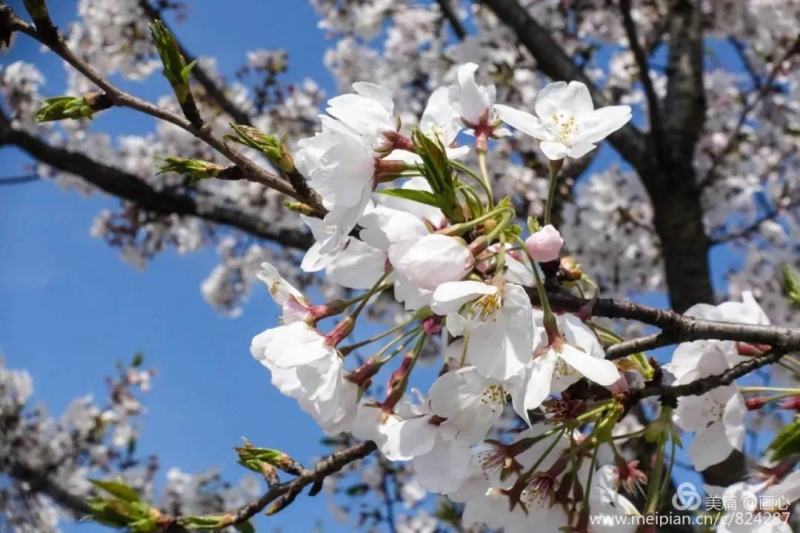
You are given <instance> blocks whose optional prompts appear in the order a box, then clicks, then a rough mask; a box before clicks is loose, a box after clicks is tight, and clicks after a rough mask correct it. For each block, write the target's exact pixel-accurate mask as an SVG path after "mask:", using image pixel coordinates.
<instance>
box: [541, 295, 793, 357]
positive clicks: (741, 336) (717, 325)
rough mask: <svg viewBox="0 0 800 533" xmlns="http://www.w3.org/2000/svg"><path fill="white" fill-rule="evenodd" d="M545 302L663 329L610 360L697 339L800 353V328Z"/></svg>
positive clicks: (602, 303)
mask: <svg viewBox="0 0 800 533" xmlns="http://www.w3.org/2000/svg"><path fill="white" fill-rule="evenodd" d="M535 292H536V291H535V290H533V289H531V290H530V291H529V295H530V296H531V299H532V300H533V301H534V302H537V301H538V298H537V296H536V294H535ZM548 298H549V300H550V303H551V305H552V306H553V308H554V309H557V310H560V311H569V312H575V313H584V314H586V313H589V314H591V315H592V316H600V317H606V318H624V319H627V320H635V321H637V322H642V323H644V324H649V325H652V326H657V327H659V328H661V329H662V332H661V333H658V334H655V335H651V336H648V337H644V338H643V339H646V340H643V339H635V340H633V341H625V342H623V343H620V344H617V345H614V346H612V347H611V348H609V350H608V354H609V356H611V357H613V358H618V357H623V356H625V355H630V354H631V353H636V352H638V351H642V350H643V349H650V348H656V347H659V346H667V345H669V344H676V343H679V342H684V341H692V340H699V339H713V340H730V341H739V342H747V343H753V344H766V345H769V346H771V347H772V348H773V349H775V350H780V351H783V352H786V351H793V350H800V328H785V327H779V326H766V325H759V324H739V323H734V322H717V321H713V320H704V319H700V318H692V317H688V316H685V315H682V314H680V313H676V312H675V311H671V310H669V309H659V308H656V307H650V306H646V305H641V304H637V303H634V302H629V301H625V300H615V299H611V298H599V299H597V300H596V301H594V302H592V301H591V300H585V299H583V298H578V297H576V296H572V295H569V294H564V293H551V294H550V295H549V296H548Z"/></svg>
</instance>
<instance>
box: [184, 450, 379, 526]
mask: <svg viewBox="0 0 800 533" xmlns="http://www.w3.org/2000/svg"><path fill="white" fill-rule="evenodd" d="M376 449H377V446H375V443H374V442H372V441H365V442H362V443H359V444H355V445H353V446H350V447H349V448H345V449H344V450H340V451H338V452H334V453H332V454H331V455H329V456H327V457H326V458H325V459H323V460H321V461H319V462H318V463H317V464H315V465H314V467H313V468H311V469H307V470H305V471H303V472H302V473H301V474H300V476H298V477H297V478H295V479H293V480H292V481H288V482H286V483H281V484H279V485H275V486H273V487H272V488H270V489H269V490H268V491H267V492H265V493H264V494H263V495H262V496H261V497H260V498H258V499H257V500H253V501H251V502H249V503H247V504H245V505H243V506H241V507H239V508H238V509H236V510H234V511H231V512H229V513H226V516H227V520H225V523H224V524H221V527H220V528H219V529H224V527H227V526H233V525H237V524H243V523H244V522H247V521H248V520H249V519H250V518H252V517H253V516H255V515H256V514H257V513H259V512H261V511H262V510H263V509H264V508H266V507H267V505H269V504H270V503H272V502H275V503H274V504H273V505H272V506H271V507H270V508H269V509H268V510H267V514H275V513H277V512H279V511H281V510H282V509H284V508H285V507H286V506H287V505H289V504H290V503H291V502H292V501H294V499H295V498H296V497H297V495H298V494H300V493H301V492H302V491H303V489H304V488H305V487H306V486H307V485H310V484H312V483H313V484H315V485H317V484H321V483H322V481H323V480H324V479H325V478H326V477H328V476H329V475H331V474H334V473H336V472H338V471H339V470H341V469H342V468H344V467H345V466H347V465H348V464H350V463H352V462H354V461H357V460H359V459H363V458H364V457H366V456H368V455H369V454H371V453H372V452H374V451H375V450H376ZM312 491H313V488H312ZM315 494H316V493H315ZM173 520H174V523H175V524H178V523H179V520H180V517H173ZM175 527H177V528H178V529H177V531H180V530H182V529H183V528H182V527H180V526H177V525H176V526H175ZM170 531H176V529H170Z"/></svg>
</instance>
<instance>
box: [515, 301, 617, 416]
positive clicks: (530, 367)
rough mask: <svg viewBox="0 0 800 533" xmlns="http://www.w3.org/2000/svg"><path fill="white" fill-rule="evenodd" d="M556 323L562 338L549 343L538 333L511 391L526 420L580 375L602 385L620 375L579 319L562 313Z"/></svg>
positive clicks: (613, 381) (543, 335)
mask: <svg viewBox="0 0 800 533" xmlns="http://www.w3.org/2000/svg"><path fill="white" fill-rule="evenodd" d="M557 324H558V329H559V331H560V333H561V335H562V336H563V338H562V339H558V340H557V341H556V342H555V343H550V342H549V341H548V340H547V339H546V335H545V334H544V332H543V331H541V332H540V334H539V339H538V343H537V347H536V348H535V349H534V351H533V357H532V359H531V360H530V361H528V362H527V364H526V365H525V375H524V377H523V379H522V380H521V381H520V384H519V388H518V389H517V390H516V391H514V392H512V398H513V402H514V409H516V411H517V413H519V414H520V416H522V417H523V418H524V419H525V420H528V411H530V410H531V409H535V408H537V407H539V406H540V405H541V403H542V402H543V401H544V400H545V399H546V398H547V397H548V396H550V395H551V394H558V393H559V392H561V391H563V390H564V389H566V388H567V387H569V386H570V385H572V384H573V383H575V382H576V381H578V380H579V379H580V378H582V377H585V378H587V379H589V380H590V381H593V382H595V383H597V384H598V385H602V386H604V387H609V386H611V385H613V384H614V383H615V382H617V381H618V380H619V378H620V373H619V370H617V367H616V365H614V363H613V362H611V361H607V360H606V359H605V352H604V351H603V348H602V346H600V342H599V341H598V340H597V336H596V335H595V334H594V332H593V331H592V330H591V329H589V328H588V327H587V326H586V324H584V323H583V321H582V320H581V319H580V318H578V317H577V316H575V315H572V314H563V315H560V316H558V317H557Z"/></svg>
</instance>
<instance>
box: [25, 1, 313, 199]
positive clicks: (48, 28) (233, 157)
mask: <svg viewBox="0 0 800 533" xmlns="http://www.w3.org/2000/svg"><path fill="white" fill-rule="evenodd" d="M36 15H37V17H36V18H35V19H34V24H35V26H31V25H30V24H27V23H25V22H24V21H22V20H21V19H19V18H18V17H16V15H13V13H12V19H11V26H12V28H13V29H15V30H17V31H21V32H22V33H25V34H26V35H29V36H31V37H33V38H34V39H36V40H37V41H39V42H41V43H42V44H43V45H45V46H47V47H48V48H50V49H51V50H52V51H53V52H55V53H56V54H57V55H58V56H59V57H61V58H62V59H63V60H64V61H66V62H67V63H69V64H70V65H71V66H72V67H73V68H75V70H77V71H78V72H80V73H81V74H83V75H84V76H86V78H88V79H89V80H90V81H91V82H92V83H94V84H95V85H96V86H97V87H98V88H100V89H102V90H103V92H104V93H105V94H106V95H107V96H108V97H109V98H111V101H112V102H113V103H114V105H116V106H120V107H128V108H131V109H135V110H137V111H140V112H142V113H144V114H146V115H150V116H152V117H155V118H158V119H161V120H163V121H165V122H169V123H172V124H174V125H176V126H178V127H179V128H181V129H183V130H185V131H187V132H188V133H191V134H192V135H194V136H195V137H197V138H198V139H200V140H202V141H204V142H205V143H206V144H208V145H209V146H210V147H212V148H214V149H215V150H217V151H218V152H219V153H221V154H222V155H223V156H225V157H226V158H227V159H228V160H230V161H231V162H232V163H234V164H236V165H237V166H239V167H240V168H241V169H242V171H243V172H244V174H245V175H246V176H248V179H251V180H253V181H256V182H258V183H261V184H263V185H266V186H267V187H270V188H272V189H275V190H277V191H279V192H281V193H283V194H286V195H287V196H291V197H292V198H294V199H296V200H299V201H301V202H305V203H307V204H309V205H311V207H312V208H313V209H314V210H315V211H317V212H318V213H323V212H324V208H323V207H322V206H321V205H318V203H317V202H316V200H315V199H314V198H303V197H302V196H301V195H300V194H298V193H297V192H296V191H295V190H294V187H292V185H291V184H290V183H288V182H287V181H285V180H283V179H281V178H280V177H278V176H276V175H275V174H272V173H270V172H268V171H266V170H265V169H264V168H262V167H261V166H259V165H257V164H256V163H255V162H253V161H252V160H251V159H249V158H248V157H246V156H245V155H244V154H242V153H241V152H239V151H238V150H235V149H233V148H231V147H230V146H228V144H227V143H226V142H225V141H224V140H222V139H221V138H219V137H217V136H216V135H214V133H213V132H212V131H211V129H210V128H209V127H208V126H205V127H202V128H196V127H195V126H193V125H192V123H191V122H190V121H189V120H187V119H186V118H184V117H182V116H180V115H177V114H175V113H173V112H171V111H168V110H166V109H163V108H161V107H158V106H156V105H154V104H152V103H150V102H147V101H145V100H142V99H140V98H137V97H136V96H133V95H131V94H129V93H127V92H125V91H123V90H122V89H119V88H118V87H116V86H115V85H114V84H112V83H111V82H109V81H107V80H106V79H105V78H103V77H102V76H101V75H100V74H99V73H98V72H97V71H96V70H95V69H94V67H92V66H91V65H89V64H88V63H86V62H85V61H83V59H81V58H80V57H78V56H77V55H75V54H74V53H73V52H72V50H70V48H69V47H68V46H67V45H66V42H65V40H64V38H63V36H62V35H61V34H60V33H59V32H58V30H57V28H56V27H55V25H54V24H53V22H52V20H51V19H50V16H49V14H48V13H47V12H46V10H44V12H37V13H36Z"/></svg>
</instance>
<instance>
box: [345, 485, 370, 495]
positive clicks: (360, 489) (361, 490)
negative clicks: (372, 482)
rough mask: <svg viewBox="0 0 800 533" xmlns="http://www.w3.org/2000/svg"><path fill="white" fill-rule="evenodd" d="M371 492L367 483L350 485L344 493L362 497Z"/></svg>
mask: <svg viewBox="0 0 800 533" xmlns="http://www.w3.org/2000/svg"><path fill="white" fill-rule="evenodd" d="M367 492H369V485H367V484H366V483H358V484H356V485H350V486H349V487H347V488H346V489H345V491H344V493H345V494H347V495H348V496H361V495H362V494H366V493H367Z"/></svg>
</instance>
